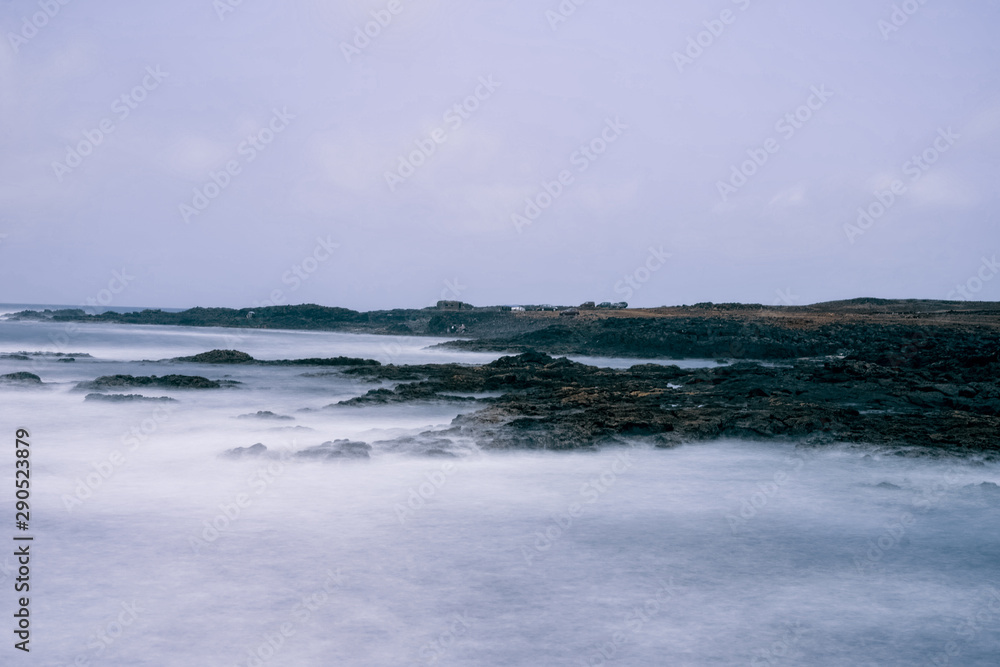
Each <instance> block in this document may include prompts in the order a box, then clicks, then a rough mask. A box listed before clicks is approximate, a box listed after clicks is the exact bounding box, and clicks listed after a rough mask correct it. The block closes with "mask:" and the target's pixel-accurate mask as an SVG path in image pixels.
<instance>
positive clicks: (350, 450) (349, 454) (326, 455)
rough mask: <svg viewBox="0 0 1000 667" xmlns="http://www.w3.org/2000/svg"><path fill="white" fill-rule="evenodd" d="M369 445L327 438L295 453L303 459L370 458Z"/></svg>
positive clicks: (370, 448)
mask: <svg viewBox="0 0 1000 667" xmlns="http://www.w3.org/2000/svg"><path fill="white" fill-rule="evenodd" d="M371 450H372V447H371V445H369V444H368V443H366V442H358V441H355V440H346V439H342V440H332V441H330V440H327V441H326V442H324V443H323V444H321V445H316V446H315V447H309V448H308V449H303V450H301V451H299V452H296V453H295V456H297V457H299V458H303V459H319V460H325V459H367V458H370V452H371Z"/></svg>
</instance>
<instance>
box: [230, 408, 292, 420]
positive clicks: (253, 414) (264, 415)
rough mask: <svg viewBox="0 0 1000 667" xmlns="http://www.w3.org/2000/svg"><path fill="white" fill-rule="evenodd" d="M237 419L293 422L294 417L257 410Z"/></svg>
mask: <svg viewBox="0 0 1000 667" xmlns="http://www.w3.org/2000/svg"><path fill="white" fill-rule="evenodd" d="M237 419H274V420H285V421H288V420H293V419H295V417H289V416H287V415H278V414H275V413H273V412H271V411H270V410H258V411H257V412H251V413H248V414H245V415H239V416H238V417H237Z"/></svg>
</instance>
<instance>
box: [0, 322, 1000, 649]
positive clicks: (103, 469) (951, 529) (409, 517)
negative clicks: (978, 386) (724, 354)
mask: <svg viewBox="0 0 1000 667" xmlns="http://www.w3.org/2000/svg"><path fill="white" fill-rule="evenodd" d="M443 340H444V339H432V338H425V337H392V336H374V335H355V334H343V333H325V332H313V331H310V332H301V331H270V330H268V331H264V330H226V329H218V328H186V327H153V326H119V325H95V324H84V325H67V324H65V323H52V322H11V321H2V320H0V374H7V373H14V372H18V371H28V372H33V373H35V374H37V375H38V376H40V377H41V379H42V384H41V385H40V386H28V385H23V384H15V383H0V401H2V405H3V409H2V413H0V432H2V433H3V434H4V437H5V438H7V442H8V447H7V450H6V451H7V452H8V455H7V456H6V457H5V462H3V463H0V476H2V478H3V482H2V486H3V489H5V491H3V492H2V494H0V511H2V512H3V516H4V517H6V522H7V526H8V529H7V535H6V536H3V535H0V539H7V540H8V545H15V544H19V543H16V542H14V541H12V538H13V537H16V536H24V535H30V536H32V537H33V538H34V539H33V541H31V546H30V550H31V568H30V582H29V583H30V592H29V593H28V594H27V595H29V597H30V605H29V609H30V627H31V644H30V647H31V653H30V658H29V656H28V655H25V656H23V658H22V656H21V655H16V659H17V662H18V664H32V665H46V666H47V665H52V666H62V665H86V664H89V665H128V666H140V665H149V666H151V667H152V666H155V667H164V666H172V665H177V666H182V665H183V666H185V667H187V666H189V665H212V666H214V665H220V666H234V665H241V666H248V667H253V666H259V665H290V666H291V665H294V666H303V665H307V666H309V665H323V666H325V665H357V666H369V665H371V666H374V665H380V666H381V665H402V666H417V665H441V666H445V665H456V666H457V665H462V666H465V665H469V666H472V665H477V666H481V665H504V666H511V665H524V666H562V665H565V666H567V667H569V666H580V667H583V666H587V665H589V666H597V665H623V666H626V665H627V666H631V665H737V664H746V665H805V664H808V665H871V666H874V665H914V664H929V665H935V664H936V665H946V664H948V665H995V664H997V663H998V661H1000V658H998V656H1000V522H998V521H997V516H998V510H1000V487H998V486H997V483H1000V469H998V466H997V464H996V463H993V462H988V461H984V460H978V459H977V458H976V457H970V458H966V459H950V458H931V457H926V456H925V457H909V456H898V455H891V454H890V453H889V452H887V451H883V450H879V449H876V448H866V447H859V446H847V445H834V446H829V447H823V448H806V447H802V446H798V445H797V443H794V442H781V443H777V442H776V443H761V442H742V441H732V440H723V441H717V442H712V443H703V444H691V445H685V446H680V447H676V448H673V449H654V448H651V447H649V446H646V445H643V444H642V443H639V442H632V443H630V444H629V445H624V446H621V447H609V448H605V449H603V450H601V451H598V452H591V451H588V452H577V453H567V452H517V451H491V450H488V449H485V450H484V449H482V448H481V447H480V446H479V443H475V442H471V441H459V442H455V441H452V442H448V441H447V440H444V439H442V438H441V437H440V436H436V435H433V433H430V434H429V432H433V431H435V430H441V429H444V428H446V427H447V425H448V424H449V423H450V422H451V420H452V419H453V418H455V417H456V416H457V415H459V414H461V413H463V412H468V411H471V410H475V409H476V407H475V406H474V405H471V404H470V403H469V402H454V403H450V402H438V403H412V404H405V405H371V406H365V407H345V406H336V405H335V404H336V403H337V402H338V401H340V400H344V399H348V398H351V397H354V396H359V395H361V394H364V393H365V392H367V391H368V390H369V389H372V388H375V387H379V386H389V385H384V384H378V383H372V382H366V381H363V380H361V379H359V378H357V377H351V376H345V375H343V374H342V373H341V372H340V371H339V370H338V369H336V368H329V367H300V366H253V365H206V364H196V363H184V362H174V361H168V359H170V358H173V357H178V356H185V355H191V354H196V353H199V352H205V351H208V350H211V349H216V348H228V349H239V350H242V351H245V352H248V353H249V354H251V355H253V356H254V357H256V358H258V359H264V360H275V359H295V358H306V357H335V356H340V355H343V356H351V357H365V358H371V359H377V360H379V361H381V362H382V363H386V364H387V363H394V364H419V363H445V362H453V363H466V364H479V363H485V362H489V361H491V360H493V359H496V358H497V357H498V356H500V355H499V354H495V353H471V352H464V351H457V350H449V349H446V348H432V347H431V346H432V345H434V344H436V343H439V342H442V341H443ZM16 353H29V354H26V355H23V356H26V357H27V358H26V359H24V358H16V357H13V358H12V357H11V356H10V355H16ZM36 353H42V354H36ZM3 355H7V356H6V357H4V356H3ZM67 355H74V356H73V358H74V359H75V361H72V362H68V361H66V360H65V359H66V358H67ZM84 355H89V356H84ZM586 361H588V363H596V364H600V365H606V366H613V367H627V366H629V365H631V364H633V363H637V362H636V360H629V359H593V358H591V359H588V360H586ZM661 361H662V360H661ZM662 362H663V363H669V362H666V361H662ZM710 364H711V365H714V364H715V362H714V361H709V360H692V361H689V362H687V363H686V364H685V365H710ZM112 374H132V375H159V376H162V375H167V374H184V375H201V376H204V377H207V378H210V379H213V380H227V381H232V382H234V383H238V384H231V385H230V386H225V387H222V388H219V389H208V390H181V389H162V388H152V387H143V388H131V389H125V390H121V391H119V392H117V393H124V394H129V393H131V394H142V395H145V396H147V397H151V398H157V397H167V398H172V399H175V400H174V401H129V402H108V401H94V400H85V396H86V395H87V393H88V391H87V390H84V389H78V388H77V385H78V384H79V383H82V382H87V381H92V380H94V379H95V378H96V377H98V376H104V375H112ZM258 413H272V414H264V415H258ZM19 428H21V429H26V430H27V431H28V432H29V433H30V438H29V440H30V443H31V444H30V449H31V455H30V469H31V478H30V482H31V485H30V488H31V496H30V529H29V530H27V531H19V530H17V529H16V528H15V523H14V519H15V496H14V491H15V487H14V479H15V456H14V453H13V451H14V445H15V442H14V440H15V432H16V430H17V429H19ZM337 439H348V440H351V441H363V442H365V443H368V444H369V445H371V448H372V449H371V452H370V458H363V459H349V458H345V459H342V460H318V459H309V458H303V457H300V456H296V453H297V452H300V451H303V450H306V449H308V448H311V447H315V446H317V445H320V444H321V443H323V442H326V441H332V440H337ZM256 443H262V444H263V445H265V446H266V447H267V451H268V455H267V456H264V457H242V458H231V457H227V456H225V455H224V453H225V452H226V451H227V450H230V449H233V448H237V447H249V446H251V445H254V444H256ZM5 553H6V555H4V556H0V589H2V590H5V591H6V594H5V595H3V596H0V601H2V602H0V604H2V605H3V609H4V613H3V616H4V618H6V619H7V621H6V627H5V628H0V629H2V630H3V632H4V636H6V637H7V641H8V642H9V643H10V644H11V646H7V647H4V648H3V649H2V650H3V651H4V652H5V653H7V654H11V655H13V654H17V653H19V652H17V651H15V650H14V649H13V648H12V645H13V643H14V642H15V641H17V639H16V637H15V635H14V634H13V630H14V629H15V620H16V619H15V618H13V616H12V614H13V613H14V612H15V611H16V608H17V607H16V604H15V603H16V596H18V595H21V593H18V594H15V592H14V585H15V583H16V580H17V577H18V571H17V568H18V564H17V562H16V557H15V556H14V546H10V548H8V549H6V550H5ZM11 660H13V658H11ZM3 662H4V664H14V663H13V662H7V659H6V658H5V659H4V661H3Z"/></svg>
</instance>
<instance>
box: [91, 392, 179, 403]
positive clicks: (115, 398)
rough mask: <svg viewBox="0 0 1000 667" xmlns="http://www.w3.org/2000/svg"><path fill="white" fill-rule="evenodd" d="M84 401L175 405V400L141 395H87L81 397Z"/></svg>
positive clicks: (166, 397) (167, 397)
mask: <svg viewBox="0 0 1000 667" xmlns="http://www.w3.org/2000/svg"><path fill="white" fill-rule="evenodd" d="M83 400H85V401H106V402H109V403H128V402H131V401H156V402H163V403H176V402H177V399H175V398H170V397H169V396H143V395H141V394H87V395H86V396H84V397H83Z"/></svg>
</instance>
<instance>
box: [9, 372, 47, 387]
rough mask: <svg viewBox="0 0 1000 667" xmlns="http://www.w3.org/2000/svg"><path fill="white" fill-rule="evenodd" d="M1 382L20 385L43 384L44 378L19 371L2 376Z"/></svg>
mask: <svg viewBox="0 0 1000 667" xmlns="http://www.w3.org/2000/svg"><path fill="white" fill-rule="evenodd" d="M0 382H17V383H19V384H41V383H42V378H40V377H38V376H37V375H35V374H34V373H28V372H25V371H19V372H17V373H7V374H6V375H0Z"/></svg>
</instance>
